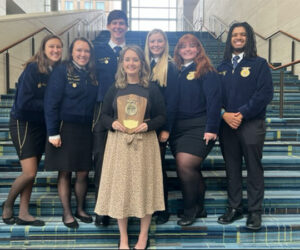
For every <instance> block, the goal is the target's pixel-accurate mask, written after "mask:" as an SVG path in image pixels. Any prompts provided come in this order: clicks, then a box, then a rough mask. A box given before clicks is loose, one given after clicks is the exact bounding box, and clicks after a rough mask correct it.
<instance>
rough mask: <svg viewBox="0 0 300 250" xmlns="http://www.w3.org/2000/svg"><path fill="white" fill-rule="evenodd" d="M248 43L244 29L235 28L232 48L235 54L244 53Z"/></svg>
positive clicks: (232, 35)
mask: <svg viewBox="0 0 300 250" xmlns="http://www.w3.org/2000/svg"><path fill="white" fill-rule="evenodd" d="M246 42H247V32H246V30H245V28H244V27H242V26H239V27H235V28H234V29H233V31H232V34H231V46H232V48H233V53H234V54H239V53H241V52H243V51H244V49H245V46H246Z"/></svg>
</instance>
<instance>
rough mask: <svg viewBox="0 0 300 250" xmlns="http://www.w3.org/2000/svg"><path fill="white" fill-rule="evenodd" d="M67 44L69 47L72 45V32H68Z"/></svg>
mask: <svg viewBox="0 0 300 250" xmlns="http://www.w3.org/2000/svg"><path fill="white" fill-rule="evenodd" d="M67 45H68V48H69V47H70V33H69V32H68V34H67Z"/></svg>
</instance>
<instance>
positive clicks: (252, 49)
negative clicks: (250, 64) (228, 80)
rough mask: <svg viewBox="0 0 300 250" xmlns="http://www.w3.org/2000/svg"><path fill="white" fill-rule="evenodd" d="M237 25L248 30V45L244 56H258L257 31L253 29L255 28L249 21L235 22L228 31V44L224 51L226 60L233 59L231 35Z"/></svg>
mask: <svg viewBox="0 0 300 250" xmlns="http://www.w3.org/2000/svg"><path fill="white" fill-rule="evenodd" d="M236 27H244V28H245V30H246V34H247V40H246V45H245V50H244V53H245V55H244V57H246V58H250V57H256V56H257V49H256V39H255V33H254V31H253V28H252V27H251V26H250V25H249V24H248V23H247V22H242V23H234V24H233V25H232V26H231V27H230V29H229V31H228V36H227V40H226V46H225V51H224V60H231V57H232V53H233V47H232V45H231V37H232V32H233V30H234V29H235V28H236Z"/></svg>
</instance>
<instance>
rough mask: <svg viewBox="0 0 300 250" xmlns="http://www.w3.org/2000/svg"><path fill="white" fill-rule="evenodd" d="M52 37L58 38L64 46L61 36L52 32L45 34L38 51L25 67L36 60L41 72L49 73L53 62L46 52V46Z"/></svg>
mask: <svg viewBox="0 0 300 250" xmlns="http://www.w3.org/2000/svg"><path fill="white" fill-rule="evenodd" d="M51 39H58V40H59V41H60V43H61V47H63V42H62V40H61V38H60V37H59V36H57V35H52V34H51V35H47V36H45V37H44V38H43V40H42V42H41V45H40V48H39V50H38V52H37V53H36V54H35V55H34V56H33V57H31V58H30V59H29V60H28V61H27V62H26V63H25V64H24V68H26V67H27V65H28V64H29V63H32V62H36V63H37V65H38V70H39V72H40V73H44V74H48V73H49V66H50V65H51V62H50V60H49V59H48V58H47V56H46V54H45V46H46V43H47V42H48V41H49V40H51ZM60 61H61V60H59V62H60ZM59 62H57V63H59Z"/></svg>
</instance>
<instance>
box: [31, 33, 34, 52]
mask: <svg viewBox="0 0 300 250" xmlns="http://www.w3.org/2000/svg"><path fill="white" fill-rule="evenodd" d="M34 54H35V46H34V37H32V38H31V56H34Z"/></svg>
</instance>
